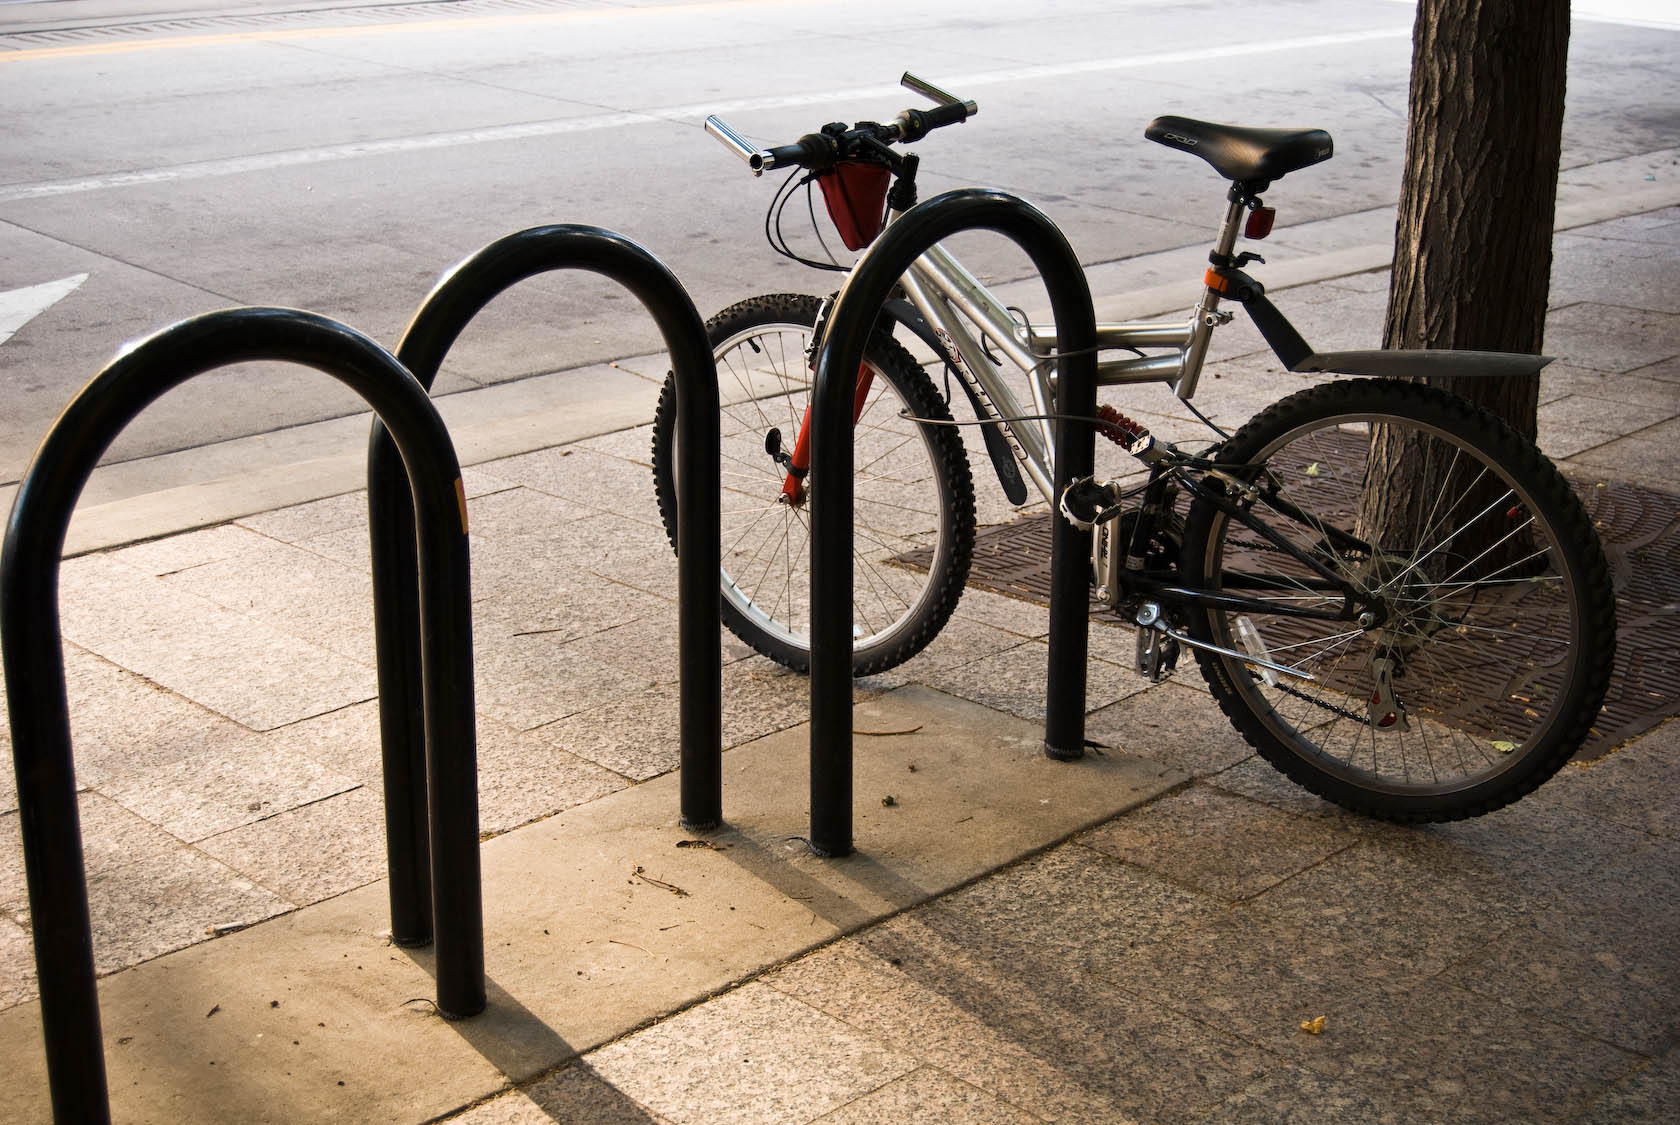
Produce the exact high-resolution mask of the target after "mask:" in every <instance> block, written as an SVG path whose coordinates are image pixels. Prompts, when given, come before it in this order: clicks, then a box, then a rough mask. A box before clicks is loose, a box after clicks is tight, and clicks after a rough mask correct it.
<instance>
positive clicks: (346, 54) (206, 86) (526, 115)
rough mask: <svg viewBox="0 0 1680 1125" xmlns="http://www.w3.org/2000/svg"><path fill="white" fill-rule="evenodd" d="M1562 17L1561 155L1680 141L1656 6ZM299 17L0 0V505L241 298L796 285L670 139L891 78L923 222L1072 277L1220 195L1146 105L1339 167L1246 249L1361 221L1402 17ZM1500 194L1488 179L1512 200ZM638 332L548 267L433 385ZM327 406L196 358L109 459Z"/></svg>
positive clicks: (1206, 220) (594, 348)
mask: <svg viewBox="0 0 1680 1125" xmlns="http://www.w3.org/2000/svg"><path fill="white" fill-rule="evenodd" d="M1594 3H1595V0H1583V2H1582V3H1578V4H1577V6H1576V7H1577V13H1578V15H1577V19H1576V23H1575V28H1574V34H1573V39H1572V43H1571V58H1570V74H1569V90H1568V104H1569V113H1568V120H1567V122H1566V129H1565V144H1564V166H1565V168H1572V167H1577V166H1580V165H1585V164H1591V163H1594V162H1597V161H1602V160H1607V159H1613V158H1617V157H1623V156H1628V155H1632V154H1637V153H1644V152H1651V151H1656V150H1661V149H1668V148H1674V147H1676V146H1680V49H1677V48H1680V26H1673V27H1670V26H1666V25H1673V24H1676V20H1675V19H1674V17H1672V16H1663V15H1661V14H1660V13H1656V9H1658V8H1661V6H1662V5H1660V4H1658V5H1656V6H1655V7H1654V8H1651V9H1650V11H1648V12H1645V13H1641V12H1640V11H1639V10H1638V9H1639V8H1641V7H1642V6H1644V5H1643V0H1596V3H1597V4H1599V5H1600V6H1603V5H1605V4H1608V5H1609V6H1611V7H1612V8H1616V7H1618V5H1619V7H1620V8H1621V9H1622V10H1623V14H1624V15H1626V14H1629V13H1630V12H1631V14H1632V15H1634V16H1639V15H1641V14H1646V15H1652V13H1656V14H1654V15H1653V16H1652V18H1653V19H1654V20H1655V21H1656V26H1652V25H1649V24H1647V25H1643V26H1641V25H1637V24H1630V23H1627V22H1601V21H1598V20H1589V19H1587V18H1585V17H1584V16H1583V15H1581V14H1580V13H1581V11H1582V10H1583V9H1584V8H1590V7H1592V6H1593V5H1594ZM311 7H312V6H311V5H309V4H307V3H305V4H296V5H294V4H285V3H281V2H275V3H266V4H265V3H249V4H240V3H238V0H182V2H178V3H174V4H171V3H170V0H23V2H17V0H6V2H0V403H3V404H4V405H3V410H0V484H4V483H7V482H15V481H16V480H17V479H18V477H19V475H20V474H21V472H22V470H23V467H24V466H25V464H26V462H27V459H28V456H29V454H30V452H31V451H32V450H33V447H34V445H35V443H36V442H37V441H38V440H39V438H40V436H41V435H42V434H43V433H44V432H45V430H46V428H47V426H48V425H49V424H50V422H51V420H52V418H53V417H54V416H55V415H56V414H57V412H58V411H59V410H60V409H61V408H62V406H63V404H64V403H65V402H66V401H67V400H68V399H69V397H70V396H71V395H72V394H73V393H74V392H75V390H76V389H77V388H78V387H80V386H81V385H82V384H83V383H84V382H85V381H86V380H87V379H88V378H89V377H90V376H91V375H92V374H93V373H94V372H95V371H96V370H98V368H99V367H100V366H101V365H102V364H103V363H104V362H105V361H106V360H107V359H108V358H109V357H110V356H111V355H112V354H113V352H114V351H115V350H116V349H117V347H118V346H119V345H121V344H122V343H123V342H124V341H127V340H130V339H132V338H135V337H138V336H142V335H145V334H147V333H150V332H152V331H154V330H156V329H159V328H162V327H164V326H166V325H168V324H170V323H172V322H173V321H175V320H177V319H180V318H182V317H185V316H189V315H193V314H196V313H200V312H205V311H208V310H211V309H215V308H220V307H225V306H228V305H244V304H263V305H285V306H295V307H301V308H308V309H312V310H314V311H316V312H320V313H324V314H326V315H329V316H333V317H337V318H339V319H342V320H344V321H346V322H348V323H350V324H352V325H354V326H356V327H358V328H360V329H362V330H364V331H366V332H368V333H370V334H372V335H373V336H374V337H376V338H377V339H380V340H382V341H385V342H387V343H391V344H394V343H395V341H396V339H397V338H398V337H399V336H400V334H401V331H402V329H403V326H404V325H405V323H406V321H407V319H408V317H409V315H410V314H411V313H412V311H413V309H414V308H415V306H416V305H418V304H419V302H420V300H421V298H422V297H423V296H424V295H425V293H426V292H427V291H428V290H429V289H430V287H431V286H432V284H433V283H434V282H435V281H436V279H437V278H438V277H439V275H440V274H441V273H442V272H443V271H444V270H445V269H447V268H448V267H449V266H450V265H452V264H453V263H454V262H456V261H458V260H460V259H461V258H463V257H464V256H466V255H467V254H469V253H471V252H472V251H474V250H476V249H477V248H478V247H480V246H482V245H483V244H485V243H487V242H489V241H491V240H492V239H494V238H496V237H498V236H500V235H503V234H506V233H509V232H511V231H514V230H518V229H521V228H524V227H528V226H534V225H539V224H544V223H553V222H578V223H589V224H594V225H599V226H604V227H608V228H611V229H614V230H617V231H620V232H622V233H624V234H626V235H628V236H630V237H632V238H634V239H636V240H638V241H639V242H641V243H642V244H643V245H645V246H647V247H648V248H649V249H650V250H652V251H653V252H654V253H655V254H657V255H659V256H660V257H661V258H663V259H664V260H665V261H666V262H667V263H668V264H669V265H670V266H671V268H672V269H673V270H674V271H675V272H676V274H677V276H678V277H680V278H681V279H682V280H683V282H684V284H685V285H686V286H687V287H688V288H689V290H690V292H691V294H692V295H693V297H694V299H695V302H696V304H697V305H698V306H699V308H700V310H701V312H702V314H709V313H710V312H712V311H715V310H716V309H718V308H720V307H722V306H723V305H725V304H728V303H729V302H731V301H734V300H736V299H739V298H741V297H745V296H748V295H750V294H752V293H757V292H763V291H767V290H774V289H789V288H791V289H803V290H806V291H812V292H817V291H822V290H823V289H825V288H827V287H829V279H827V278H826V277H824V276H821V275H818V274H816V273H813V272H812V271H809V270H805V269H802V268H800V267H798V266H794V265H792V264H790V263H786V262H784V261H782V260H781V259H778V258H776V257H775V256H774V255H773V254H772V253H771V252H770V251H769V249H768V248H767V247H766V246H765V244H764V240H763V235H762V222H763V212H764V208H765V206H766V204H767V203H768V202H769V199H770V197H771V194H772V191H773V188H774V182H773V180H772V178H771V177H766V178H765V179H762V180H754V179H753V178H752V177H751V176H750V175H749V174H748V173H747V171H746V169H745V168H744V166H743V165H741V164H740V163H738V162H737V161H736V160H735V159H734V158H732V157H731V156H730V155H729V154H728V153H727V152H726V151H725V150H724V149H723V148H721V147H720V146H718V145H717V144H716V142H714V141H713V140H711V139H710V138H708V137H707V136H705V134H704V133H703V132H702V131H701V128H700V122H701V120H702V119H703V117H704V116H705V115H706V114H707V113H711V112H716V113H720V114H722V115H724V116H725V117H726V118H727V119H728V120H729V121H730V122H731V123H732V124H734V125H735V126H736V127H737V128H739V129H740V130H742V131H743V132H744V133H746V134H748V135H749V136H751V137H752V138H754V139H755V140H757V141H759V142H761V143H766V144H772V143H782V142H787V141H791V140H793V139H795V138H796V137H797V136H798V135H799V134H801V133H803V132H807V131H810V130H811V129H813V128H815V127H816V126H818V125H820V124H822V123H823V122H825V121H831V120H847V121H850V120H855V119H859V118H877V119H882V118H889V117H890V116H891V115H892V114H893V113H895V112H896V111H897V110H898V109H900V108H902V107H904V106H906V105H912V104H917V101H918V99H916V98H915V97H914V95H911V94H909V93H908V92H907V91H903V90H900V89H897V88H896V81H897V78H898V75H899V74H900V73H901V72H902V71H904V70H906V69H908V70H912V71H914V72H916V73H918V74H921V75H923V76H924V77H926V78H928V79H930V80H932V81H934V82H937V83H939V84H941V85H943V86H945V87H946V88H948V89H951V90H953V91H954V92H956V93H958V94H960V95H962V96H964V97H970V98H974V99H975V100H977V101H978V102H979V104H980V115H979V116H978V117H977V118H976V119H974V120H973V121H971V122H969V123H968V124H966V125H963V126H961V127H957V128H951V129H947V130H945V131H943V132H941V133H939V134H936V135H935V136H933V137H932V138H930V139H928V140H926V141H924V142H923V143H922V144H921V146H920V152H921V154H922V157H923V162H924V166H923V171H922V176H921V182H922V187H923V194H924V198H925V197H926V196H927V195H930V194H932V193H934V192H936V191H938V190H943V189H944V188H947V187H956V186H963V185H986V186H995V187H1001V188H1005V189H1007V190H1010V191H1014V192H1017V193H1019V194H1021V195H1023V196H1024V197H1026V198H1027V199H1029V200H1031V201H1033V202H1034V203H1036V204H1038V205H1039V206H1041V207H1042V208H1043V209H1044V210H1045V211H1046V212H1047V213H1048V214H1049V215H1050V216H1051V218H1053V219H1054V220H1055V221H1056V222H1057V223H1059V224H1060V225H1061V226H1062V228H1063V229H1064V231H1065V232H1066V233H1067V235H1068V238H1069V240H1070V242H1071V243H1072V244H1073V246H1074V248H1075V249H1076V251H1077V252H1078V253H1079V255H1080V257H1081V259H1082V260H1084V261H1085V262H1086V263H1088V264H1094V263H1098V262H1106V261H1112V260H1116V259H1121V258H1125V257H1129V256H1132V255H1136V254H1141V253H1147V252H1151V251H1156V250H1162V249H1168V248H1173V247H1180V246H1186V245H1192V244H1196V243H1201V242H1204V241H1206V239H1207V236H1208V231H1209V230H1210V226H1211V224H1212V222H1213V221H1214V220H1215V218H1216V217H1217V215H1218V213H1219V210H1220V207H1221V185H1220V183H1219V181H1218V180H1217V178H1216V177H1215V176H1214V175H1213V173H1212V172H1211V171H1209V170H1208V169H1207V168H1206V167H1205V166H1203V165H1202V164H1200V162H1198V161H1196V160H1194V159H1193V158H1190V157H1186V156H1184V155H1181V154H1178V153H1174V152H1170V151H1168V150H1166V149H1164V148H1160V147H1158V146H1155V145H1152V144H1149V143H1148V142H1146V141H1145V140H1144V139H1143V137H1142V132H1143V127H1144V125H1145V124H1146V123H1147V122H1148V121H1149V120H1150V118H1152V117H1153V116H1155V115H1156V114H1159V113H1179V114H1185V115H1188V116H1194V117H1202V118H1207V119H1212V120H1225V121H1233V122H1240V123H1247V124H1296V125H1312V126H1318V127H1322V128H1326V129H1328V130H1330V132H1331V133H1332V134H1333V135H1334V137H1335V140H1336V149H1337V155H1336V158H1335V159H1334V160H1332V161H1331V162H1330V163H1328V164H1325V165H1321V166H1319V167H1316V168H1313V169H1310V170H1307V171H1305V172H1302V173H1299V174H1297V175H1295V176H1292V177H1290V178H1289V179H1288V180H1287V181H1284V182H1283V183H1281V184H1279V185H1277V186H1276V187H1274V189H1273V191H1272V192H1271V193H1270V195H1269V197H1268V201H1269V202H1272V203H1274V204H1275V205H1277V206H1278V208H1279V213H1280V227H1284V226H1286V225H1287V224H1288V223H1290V222H1295V221H1301V220H1306V219H1317V218H1326V217H1331V216H1336V215H1342V214H1348V213H1355V212H1366V211H1373V210H1380V209H1384V208H1388V207H1391V206H1392V205H1393V203H1394V200H1395V199H1396V198H1397V196H1398V193H1399V184H1400V177H1401V170H1402V169H1401V158H1402V154H1403V148H1404V139H1405V102H1406V86H1407V75H1408V69H1409V64H1410V52H1411V45H1410V38H1409V25H1410V20H1411V9H1410V6H1409V5H1408V4H1405V3H1396V2H1394V0H1247V2H1243V3H1225V2H1210V0H1203V2H1193V0H1049V2H1045V3H1038V4H1033V5H1023V4H1018V3H1002V2H999V0H960V2H940V3H912V4H906V3H902V2H896V0H895V2H885V0H844V2H841V0H712V2H687V3H685V2H681V0H668V2H657V0H655V2H646V3H639V4H636V5H633V6H632V5H629V4H624V3H612V2H607V0H445V2H434V3H410V4H401V5H377V4H369V5H362V6H348V5H330V4H329V5H321V6H315V7H314V10H299V9H309V8H311ZM1664 21H1666V25H1665V22H1664ZM1525 196H1526V192H1525V190H1524V189H1523V186H1522V185H1513V198H1512V205H1514V206H1520V205H1522V202H1523V200H1524V198H1525ZM807 225H808V224H807ZM794 226H795V227H798V226H799V224H798V223H797V222H795V224H794ZM966 237H970V236H965V238H966ZM974 237H975V238H976V239H977V241H975V242H974V243H973V244H972V245H970V246H967V247H965V248H964V251H963V252H964V257H965V260H967V261H969V262H970V264H978V265H979V266H980V267H981V271H982V272H983V273H984V274H986V275H988V276H990V277H997V278H1004V277H1016V276H1021V275H1022V274H1024V273H1025V272H1026V267H1025V264H1024V260H1023V259H1021V258H1020V256H1019V255H1018V253H1016V252H1015V251H1014V250H1013V248H1011V247H1008V246H1005V245H1003V244H1002V243H1001V242H1000V241H998V240H995V239H980V238H978V236H974ZM809 245H810V248H812V249H815V244H814V243H812V244H809ZM1325 249H1330V248H1328V247H1326V248H1325ZM83 275H85V277H83ZM53 283H58V284H57V285H56V286H54V285H53ZM40 286H48V287H49V288H36V287H40ZM20 291H23V292H21V293H20ZM53 297H57V298H58V299H57V300H50V299H51V298H53ZM36 306H43V311H39V313H38V315H34V316H32V317H30V316H29V315H28V314H29V313H30V312H31V311H33V310H34V308H35V307H36ZM8 317H9V318H10V319H9V321H8ZM8 331H10V332H11V335H10V336H9V338H7V332H8ZM656 340H657V334H656V332H655V330H654V327H653V325H652V324H651V322H650V321H649V320H648V318H647V316H646V314H645V313H644V312H643V310H642V309H641V308H640V307H639V306H638V305H636V303H635V302H634V300H633V299H632V298H630V297H629V296H628V295H626V294H624V293H622V292H621V291H618V290H616V289H615V288H614V287H612V286H610V285H607V284H605V283H603V282H600V281H599V280H597V279H594V278H591V277H588V276H585V275H579V274H571V275H563V276H552V277H549V278H545V279H541V280H538V281H534V282H531V283H527V284H526V285H525V286H522V287H520V288H519V289H517V290H515V291H514V292H512V293H510V294H508V295H507V296H505V297H503V298H502V299H500V300H498V301H497V302H496V303H495V304H494V305H493V306H492V307H491V309H490V310H489V311H488V312H487V313H486V314H485V316H484V317H483V318H482V319H481V321H480V322H477V323H475V325H474V327H473V328H472V330H471V331H470V332H469V335H468V337H467V338H466V339H464V340H463V341H462V343H461V344H460V345H459V346H458V348H457V350H456V352H455V353H454V355H453V356H452V362H451V365H450V366H449V368H448V369H446V371H445V373H444V375H443V377H442V379H441V380H440V383H439V390H440V391H450V390H461V389H465V388H470V387H474V386H480V385H484V384H487V383H492V382H500V381H504V380H510V379H518V378H522V377H525V376H529V375H532V374H537V373H541V372H546V371H552V370H556V369H562V368H569V367H575V366H579V365H583V364H586V363H592V362H598V361H600V360H603V359H611V358H616V357H621V356H627V355H635V354H639V353H645V352H647V351H650V350H653V349H654V347H655V344H656ZM359 408H360V406H359V403H358V402H357V401H356V400H355V399H353V398H352V397H351V396H350V395H349V394H348V392H345V391H343V390H342V389H340V388H339V387H338V386H337V385H336V384H334V383H333V382H332V381H331V380H329V379H327V378H325V377H324V376H321V375H319V374H315V373H312V372H301V371H294V370H287V369H266V370H262V371H257V372H251V371H227V372H223V373H218V374H216V375H212V376H209V377H205V378H203V379H199V380H195V381H193V382H192V383H190V384H189V385H188V386H187V387H186V388H183V389H182V390H179V391H176V392H173V393H172V394H171V395H170V396H168V398H166V399H165V400H164V401H163V402H161V403H159V404H158V405H157V406H156V407H154V408H153V409H152V410H150V411H148V413H147V414H146V415H145V416H144V417H142V418H141V419H140V420H139V421H138V422H137V423H135V425H134V426H132V427H131V428H130V430H129V431H128V432H127V433H126V434H125V435H124V436H123V437H122V438H121V439H120V440H119V442H118V443H117V445H116V446H114V447H113V449H112V450H111V453H110V457H111V458H112V459H117V460H120V459H125V458H133V457H139V456H146V455H151V454H155V453H160V452H165V451H169V450H174V449H180V448H187V447H192V446H197V445H202V444H206V443H209V442H214V441H219V440H223V439H227V438H231V437H237V436H242V435H250V434H260V433H267V432H270V431H273V430H275V429H277V428H281V427H285V426H289V425H295V424H298V423H301V422H306V421H312V420H317V419H321V418H328V417H334V416H338V415H342V414H346V413H351V412H354V411H356V410H358V409H359Z"/></svg>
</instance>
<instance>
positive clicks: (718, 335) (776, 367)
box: [653, 293, 974, 676]
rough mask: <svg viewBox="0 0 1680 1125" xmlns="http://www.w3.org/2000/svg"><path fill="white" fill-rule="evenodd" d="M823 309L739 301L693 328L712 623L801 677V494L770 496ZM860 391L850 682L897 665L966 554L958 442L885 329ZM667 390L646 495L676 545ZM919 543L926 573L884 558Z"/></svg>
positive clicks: (807, 645) (968, 486)
mask: <svg viewBox="0 0 1680 1125" xmlns="http://www.w3.org/2000/svg"><path fill="white" fill-rule="evenodd" d="M821 307H822V302H821V300H820V299H818V298H816V297H811V296H806V295H804V294H794V293H783V294H774V295H771V296H765V297H754V298H752V299H750V300H747V301H742V302H741V303H739V304H736V305H733V306H731V307H730V308H728V309H725V310H724V311H723V312H721V313H719V314H718V315H717V316H715V317H713V318H712V319H711V320H710V321H708V322H707V325H706V328H707V331H708V333H709V334H710V336H711V341H712V348H713V353H714V354H715V355H716V357H717V361H718V383H719V397H720V399H721V401H722V411H723V413H722V417H721V419H720V423H721V439H722V464H721V469H722V489H723V491H722V496H721V517H722V540H723V558H722V560H721V562H722V571H721V584H722V591H723V622H724V624H725V625H727V626H728V627H729V629H730V631H731V632H733V633H734V634H735V635H736V636H737V637H740V638H741V640H743V641H745V642H746V643H747V644H749V645H751V646H752V647H753V648H754V649H755V650H757V651H758V652H761V653H763V654H764V655H766V656H768V657H770V658H771V659H772V660H775V661H777V662H778V663H781V664H784V665H786V666H787V667H789V668H792V669H794V670H795V671H798V672H805V671H809V670H810V663H811V642H810V589H811V571H810V537H811V528H810V504H811V499H810V493H812V492H818V491H820V490H821V488H822V482H821V481H820V480H818V479H816V478H815V476H811V477H808V478H806V491H805V494H804V495H802V496H800V497H798V498H794V499H789V498H787V497H785V496H784V495H783V483H784V481H785V480H786V478H787V469H786V465H785V459H786V457H787V455H788V454H790V453H791V452H792V451H793V449H794V445H795V442H796V441H797V439H798V437H799V429H800V424H801V422H802V420H803V419H804V417H805V405H806V402H807V401H808V399H809V396H810V390H811V378H812V374H811V369H810V364H809V361H808V358H807V352H808V349H809V348H810V344H811V333H812V329H813V327H814V325H815V324H816V320H817V315H818V312H819V311H820V309H821ZM865 366H866V367H867V368H868V370H869V372H870V374H871V385H870V389H869V393H868V397H867V399H866V400H865V402H864V404H863V408H862V411H861V413H860V415H859V417H858V419H857V423H856V425H855V427H854V431H853V432H854V441H855V447H854V450H853V460H854V467H853V474H854V479H853V485H852V487H853V521H854V531H853V543H852V571H853V579H852V615H853V627H852V635H853V646H852V673H853V675H857V676H864V675H869V674H871V673H874V672H880V671H884V670H885V669H888V668H891V667H893V666H895V665H897V664H901V663H903V662H904V661H906V660H908V659H910V657H912V656H914V655H915V654H916V653H918V652H920V651H921V650H922V649H923V648H925V647H926V646H927V644H928V643H929V642H930V641H932V640H933V638H934V637H935V636H937V635H938V634H939V630H940V629H941V628H943V627H944V625H945V622H946V621H948V620H949V619H950V616H951V613H952V611H954V610H955V609H956V606H957V601H958V599H959V598H961V596H962V590H963V583H964V582H965V581H966V580H967V578H968V568H969V562H970V559H971V558H972V556H973V552H974V483H973V479H972V477H971V475H970V473H969V468H968V459H967V457H966V456H965V455H964V453H963V448H962V441H961V439H960V437H959V436H958V435H957V431H956V430H955V429H954V428H953V427H950V426H935V425H926V424H918V423H916V422H914V421H911V420H910V419H911V418H931V419H945V420H949V419H950V412H949V411H948V410H947V409H946V407H945V404H944V403H943V402H942V401H941V400H940V398H939V394H938V392H937V391H936V390H935V388H934V386H933V383H932V381H931V380H930V379H929V378H928V377H927V373H926V372H925V371H923V370H922V368H921V366H920V365H919V364H917V363H916V361H915V359H914V357H912V356H911V355H910V353H909V352H907V351H906V350H905V349H904V347H903V345H901V344H899V343H898V342H897V341H896V340H894V339H892V338H891V337H890V336H887V335H884V334H883V335H880V336H877V337H876V338H875V340H873V341H872V342H871V344H870V346H869V349H868V352H867V353H866V356H865ZM675 418H676V387H675V383H674V381H673V380H672V379H670V378H667V379H666V381H665V387H664V390H663V391H662V393H661V394H660V397H659V410H658V413H657V414H656V415H655V419H654V435H653V469H654V488H655V491H656V493H657V494H658V497H659V511H660V515H661V517H662V518H663V519H664V522H665V529H666V532H667V534H668V535H669V536H670V539H671V544H672V546H673V547H675V546H676V534H677V507H676V488H675V480H674V478H673V474H674V471H675V470H674V466H675V464H676V462H675V459H674V456H673V451H674V445H675V441H676V434H675ZM929 547H931V548H932V559H931V561H930V563H929V569H928V570H927V571H925V572H924V571H922V570H920V569H918V568H916V567H911V566H906V565H903V564H900V563H898V562H897V561H896V560H897V559H898V557H899V556H900V555H902V554H904V553H905V552H907V551H911V550H915V549H917V548H929Z"/></svg>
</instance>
